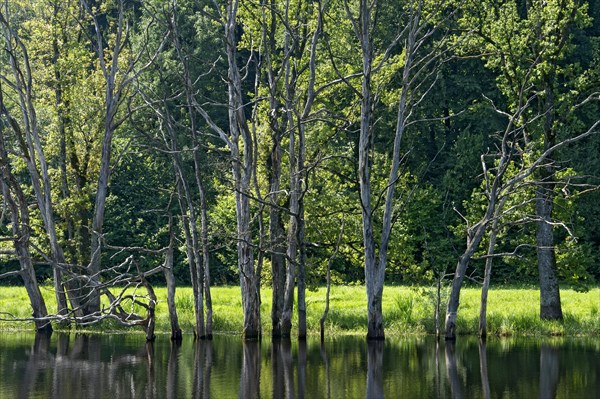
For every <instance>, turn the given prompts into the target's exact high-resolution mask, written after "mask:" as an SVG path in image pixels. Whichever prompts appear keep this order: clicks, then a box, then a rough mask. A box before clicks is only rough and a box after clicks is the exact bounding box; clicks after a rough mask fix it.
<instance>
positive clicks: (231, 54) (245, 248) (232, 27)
mask: <svg viewBox="0 0 600 399" xmlns="http://www.w3.org/2000/svg"><path fill="white" fill-rule="evenodd" d="M226 11H227V20H226V21H225V22H224V28H225V43H226V52H227V60H228V95H229V129H230V131H231V137H232V139H231V140H230V141H229V147H230V152H231V163H232V170H233V179H234V184H235V202H236V219H237V249H238V268H239V272H240V287H241V290H242V306H243V310H244V330H243V337H244V339H246V340H253V339H258V338H260V336H261V325H260V276H259V275H257V273H256V269H255V266H254V254H253V247H252V227H251V225H250V219H251V218H250V201H249V197H248V196H249V194H250V188H251V185H250V184H251V181H252V171H253V166H254V162H255V160H254V151H253V146H254V143H253V140H252V135H251V133H250V130H249V128H248V124H247V121H246V117H245V115H244V109H245V107H244V103H243V100H242V92H241V90H242V81H241V76H240V71H239V68H238V66H237V48H236V47H237V45H236V43H237V40H236V26H237V12H238V0H231V1H230V2H228V4H227V10H226ZM240 139H241V140H242V142H243V152H241V151H240Z"/></svg>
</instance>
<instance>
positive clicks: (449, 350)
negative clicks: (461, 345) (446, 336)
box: [446, 340, 463, 399]
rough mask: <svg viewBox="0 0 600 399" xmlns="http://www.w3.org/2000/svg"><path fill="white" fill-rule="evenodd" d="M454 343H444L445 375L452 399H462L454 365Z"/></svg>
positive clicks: (456, 368)
mask: <svg viewBox="0 0 600 399" xmlns="http://www.w3.org/2000/svg"><path fill="white" fill-rule="evenodd" d="M454 345H455V343H454V341H451V340H450V341H446V375H447V376H448V381H449V382H450V392H451V393H452V398H454V399H462V397H463V394H462V387H461V383H460V378H459V377H458V367H457V365H456V354H455V347H454Z"/></svg>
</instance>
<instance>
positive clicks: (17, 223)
mask: <svg viewBox="0 0 600 399" xmlns="http://www.w3.org/2000/svg"><path fill="white" fill-rule="evenodd" d="M6 155H7V154H6V151H5V147H4V139H3V135H2V132H1V131H0V156H1V157H0V171H1V172H2V174H1V175H0V189H1V190H2V197H3V198H4V201H5V202H6V203H7V204H8V207H9V209H10V215H11V224H12V234H13V237H14V238H15V239H14V241H13V243H14V244H13V245H14V248H15V254H16V255H17V258H18V259H19V265H20V268H21V270H20V272H19V275H20V276H21V278H22V279H23V285H24V286H25V290H26V291H27V296H28V297H29V303H30V305H31V309H32V316H33V319H34V320H33V321H34V323H35V328H36V330H37V331H39V332H51V331H52V325H51V324H50V322H49V321H47V320H43V319H44V318H45V317H47V316H48V310H47V308H46V303H45V301H44V298H43V297H42V293H41V292H40V288H39V286H38V282H37V278H36V276H35V270H34V268H33V264H32V262H31V254H30V253H29V248H28V246H29V237H30V233H29V226H30V224H29V210H28V208H27V202H26V200H25V195H24V193H23V192H22V190H21V188H20V187H18V186H16V183H17V182H16V180H15V179H14V178H13V177H12V174H11V172H10V167H9V164H8V162H6V161H7V158H6V157H5V156H6ZM11 191H12V193H11ZM13 195H14V197H13Z"/></svg>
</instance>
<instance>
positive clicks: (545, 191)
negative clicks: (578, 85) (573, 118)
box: [535, 69, 563, 320]
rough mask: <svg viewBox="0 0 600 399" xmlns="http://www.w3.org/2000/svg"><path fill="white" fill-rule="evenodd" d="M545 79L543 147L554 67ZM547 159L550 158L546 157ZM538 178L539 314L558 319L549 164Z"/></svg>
mask: <svg viewBox="0 0 600 399" xmlns="http://www.w3.org/2000/svg"><path fill="white" fill-rule="evenodd" d="M548 74H549V76H547V77H546V82H545V99H544V116H545V118H544V149H545V150H547V149H548V148H550V147H552V146H554V145H555V144H556V133H555V130H554V129H555V127H554V124H555V112H556V110H555V103H554V89H553V87H552V84H553V81H554V80H555V71H554V69H551V70H550V71H549V72H548ZM550 161H551V159H550ZM538 177H539V182H538V187H537V190H536V201H535V213H536V217H537V219H538V222H537V232H536V245H537V257H538V271H539V278H540V318H541V319H542V320H562V319H563V314H562V307H561V303H560V287H559V285H558V276H557V269H556V255H555V253H554V233H553V227H552V224H551V222H552V211H553V209H554V197H555V196H556V194H555V191H554V190H555V184H554V182H553V180H554V171H553V166H552V164H551V162H550V165H548V166H545V167H542V168H540V169H539V173H538Z"/></svg>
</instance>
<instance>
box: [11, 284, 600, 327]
mask: <svg viewBox="0 0 600 399" xmlns="http://www.w3.org/2000/svg"><path fill="white" fill-rule="evenodd" d="M155 290H156V295H157V297H158V298H159V304H158V305H157V311H156V315H157V316H156V317H157V319H156V332H157V333H168V332H169V320H168V314H167V305H166V289H165V288H156V289H155ZM43 294H44V297H45V298H46V300H47V305H48V307H49V308H50V309H54V307H55V301H54V297H53V292H52V290H51V289H50V288H47V287H46V288H43ZM261 295H262V305H261V317H262V325H263V333H264V334H265V335H268V334H269V332H270V329H271V325H270V324H271V317H270V311H271V290H270V289H267V288H265V289H263V290H262V292H261ZM192 298H193V297H192V290H191V288H189V287H183V288H178V289H177V294H176V298H175V300H176V304H177V309H178V315H179V320H180V324H181V327H182V328H183V329H184V331H185V332H186V333H191V332H192V326H193V323H194V304H193V299H192ZM212 298H213V313H214V332H215V333H224V334H237V333H239V332H240V331H241V330H242V324H243V314H242V309H241V297H240V289H239V287H214V288H212ZM431 298H432V295H431V293H430V292H428V290H426V289H418V290H417V289H411V288H408V287H386V288H385V290H384V300H383V312H384V319H385V323H386V333H387V334H388V335H406V334H431V333H433V332H434V331H435V325H434V321H433V301H432V299H431ZM479 298H480V290H479V289H476V288H465V289H463V291H462V293H461V306H460V308H459V314H458V321H457V333H458V334H476V333H477V330H478V320H479ZM561 298H562V304H563V313H564V316H565V317H564V322H562V323H560V322H547V321H541V320H539V317H538V306H539V292H538V291H537V290H536V289H530V288H493V289H492V290H491V291H490V294H489V303H488V334H490V335H499V336H502V335H516V336H524V335H528V336H532V335H533V336H552V335H559V336H563V335H564V336H577V335H589V336H593V335H596V336H597V335H600V288H594V289H592V290H590V291H589V292H586V293H579V292H575V291H573V290H570V289H563V290H562V291H561ZM330 300H331V302H330V312H329V317H328V319H327V322H326V329H327V331H326V333H327V334H328V335H339V334H366V324H367V311H366V294H365V290H364V288H363V287H358V286H352V287H346V286H335V287H332V290H331V297H330ZM324 307H325V289H324V288H320V289H318V290H317V291H309V292H307V327H308V331H309V333H310V334H318V333H319V319H320V317H321V314H322V312H323V309H324ZM444 308H445V306H442V309H444ZM136 310H138V311H139V309H136ZM0 312H9V313H12V314H14V315H16V316H18V317H27V316H28V315H29V314H30V312H31V311H30V308H29V302H28V299H27V295H26V293H25V290H24V289H23V288H20V287H0ZM443 317H444V315H443V314H442V315H441V319H442V320H443ZM26 329H32V324H31V323H25V322H14V321H1V322H0V330H4V331H6V330H26ZM57 329H58V327H57ZM86 330H88V331H95V332H124V331H128V330H124V329H123V328H122V327H120V326H118V325H117V324H116V323H115V322H103V323H102V324H101V325H96V326H91V327H86ZM135 331H139V330H138V329H136V330H135Z"/></svg>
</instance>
